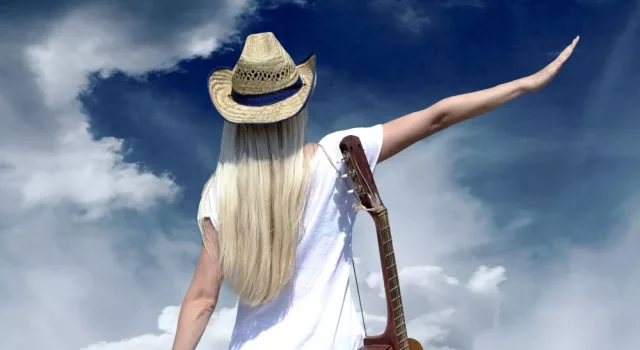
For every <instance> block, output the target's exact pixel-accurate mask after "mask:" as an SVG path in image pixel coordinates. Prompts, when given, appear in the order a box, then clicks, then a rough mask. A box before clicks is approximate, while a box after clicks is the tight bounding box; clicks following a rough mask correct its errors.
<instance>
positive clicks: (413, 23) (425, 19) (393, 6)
mask: <svg viewBox="0 0 640 350" xmlns="http://www.w3.org/2000/svg"><path fill="white" fill-rule="evenodd" d="M372 4H373V6H374V7H375V8H377V9H378V10H379V11H382V12H384V13H389V11H390V13H391V14H392V16H393V17H394V18H395V20H396V21H397V23H398V25H399V26H400V28H401V29H404V30H407V31H409V32H412V33H414V34H420V33H421V32H422V30H423V27H424V26H426V25H429V24H430V23H431V19H429V16H427V15H426V13H425V11H424V10H423V8H422V7H421V6H420V5H419V3H418V2H416V1H413V0H399V1H393V0H376V1H374V2H372Z"/></svg>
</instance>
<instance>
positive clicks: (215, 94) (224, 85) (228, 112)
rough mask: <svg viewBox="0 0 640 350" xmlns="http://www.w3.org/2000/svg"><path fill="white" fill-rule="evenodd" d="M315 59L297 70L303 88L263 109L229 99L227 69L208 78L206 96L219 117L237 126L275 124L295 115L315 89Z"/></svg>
mask: <svg viewBox="0 0 640 350" xmlns="http://www.w3.org/2000/svg"><path fill="white" fill-rule="evenodd" d="M315 65H316V57H315V55H311V56H309V58H307V59H306V60H305V61H303V62H302V63H300V64H299V65H298V66H297V70H298V74H299V76H300V79H301V80H302V83H303V85H302V87H301V88H300V90H299V91H298V92H296V93H295V94H294V95H292V96H290V97H288V98H287V99H285V100H282V101H279V102H276V103H273V104H270V105H266V106H260V107H255V106H245V105H242V104H239V103H237V102H235V101H234V100H233V99H232V98H231V77H232V75H233V71H232V70H231V69H227V68H221V69H217V70H214V71H213V72H211V74H210V75H209V95H210V96H211V101H212V102H213V105H214V106H215V107H216V109H217V110H218V112H219V113H220V114H221V115H222V117H223V118H224V119H225V120H227V121H228V122H231V123H236V124H269V123H276V122H279V121H282V120H285V119H288V118H291V117H293V116H295V115H296V114H298V113H299V112H300V110H302V108H303V107H304V106H305V105H306V103H307V101H308V99H309V97H311V95H312V93H313V89H314V88H315V83H316V81H315V78H316V72H315Z"/></svg>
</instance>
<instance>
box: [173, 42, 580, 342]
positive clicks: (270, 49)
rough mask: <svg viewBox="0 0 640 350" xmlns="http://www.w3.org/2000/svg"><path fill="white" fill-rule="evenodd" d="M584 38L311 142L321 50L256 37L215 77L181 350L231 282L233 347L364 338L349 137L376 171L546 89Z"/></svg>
mask: <svg viewBox="0 0 640 350" xmlns="http://www.w3.org/2000/svg"><path fill="white" fill-rule="evenodd" d="M578 39H579V38H578V37H577V38H576V39H575V40H574V41H573V43H571V45H569V46H568V47H567V48H566V49H565V50H564V51H563V52H562V53H561V54H560V56H559V57H558V58H557V59H555V60H554V61H553V62H551V63H550V64H549V65H548V66H547V67H545V68H544V69H542V70H541V71H539V72H537V73H535V74H533V75H531V76H527V77H525V78H522V79H518V80H515V81H511V82H508V83H505V84H502V85H499V86H496V87H493V88H490V89H487V90H482V91H478V92H473V93H469V94H464V95H460V96H453V97H449V98H446V99H444V100H441V101H439V102H438V103H436V104H434V105H432V106H431V107H429V108H427V109H424V110H421V111H417V112H414V113H411V114H409V115H406V116H403V117H401V118H398V119H396V120H392V121H389V122H387V123H385V124H383V125H376V126H371V127H363V128H355V129H350V130H343V131H339V132H334V133H332V134H329V135H327V136H325V137H324V138H323V139H322V140H321V141H320V142H319V144H310V143H307V139H306V122H307V109H306V106H307V102H308V101H309V98H310V96H311V95H312V93H313V89H314V87H315V82H316V75H315V57H314V56H310V57H309V58H308V59H306V60H305V61H304V62H302V63H301V64H299V65H295V64H294V63H293V61H292V60H291V58H290V56H289V55H288V54H287V52H286V51H285V50H284V49H283V48H282V46H281V45H280V43H279V42H278V40H277V39H276V38H275V37H274V35H273V34H272V33H260V34H254V35H250V36H248V37H247V40H246V42H245V46H244V49H243V51H242V54H241V56H240V58H239V60H238V63H237V64H236V66H235V68H234V69H233V70H229V69H218V70H215V71H214V72H213V73H212V74H211V75H210V77H209V92H210V95H211V99H212V101H213V104H214V106H215V107H216V109H217V110H218V112H219V113H220V114H221V115H222V117H223V118H224V119H225V124H224V129H223V132H222V145H221V150H220V159H219V162H218V166H217V168H216V172H215V174H214V176H212V177H211V179H210V180H209V181H208V182H207V184H206V185H205V188H204V191H203V193H202V199H201V203H200V207H199V212H198V224H199V226H200V230H201V233H202V236H203V244H202V249H201V252H200V258H199V260H198V263H197V266H196V269H195V273H194V277H193V280H192V282H191V285H190V286H189V288H188V291H187V293H186V296H185V298H184V301H183V303H182V308H181V310H180V316H179V320H178V328H177V332H176V337H175V341H174V345H173V349H174V350H185V349H195V347H196V345H197V344H198V342H199V340H200V337H201V336H202V333H203V331H204V329H205V327H206V325H207V322H208V320H209V318H210V316H211V314H212V312H213V310H214V309H215V307H216V304H217V300H218V292H219V290H220V285H221V283H222V281H227V283H229V285H230V286H231V287H232V289H233V291H234V292H235V293H236V294H237V295H238V296H239V298H240V301H239V305H238V311H237V317H236V323H235V327H234V331H233V334H232V337H231V345H230V347H231V348H232V349H283V350H284V349H295V350H298V349H358V348H359V347H360V346H362V338H363V336H364V334H363V331H362V327H361V325H360V323H359V322H358V317H357V315H356V310H355V307H354V305H353V303H352V300H351V294H350V291H349V272H350V267H351V264H352V260H351V246H350V244H349V242H350V238H351V229H352V225H353V219H354V217H355V210H354V209H353V207H352V204H353V202H352V201H353V197H352V196H350V195H349V194H347V192H346V191H347V188H345V187H344V186H343V183H342V182H340V181H339V180H338V179H339V176H338V174H337V173H336V168H334V166H336V167H337V168H338V169H340V168H341V167H342V170H344V167H343V165H342V164H341V155H340V151H339V149H338V144H339V142H340V140H341V139H342V138H343V137H344V136H346V135H356V136H358V137H359V138H360V141H361V142H362V145H363V148H364V149H365V153H366V156H367V159H368V161H369V163H370V166H371V168H372V170H373V169H374V168H375V166H376V165H377V164H378V163H380V162H382V161H384V160H386V159H389V158H390V157H392V156H394V155H395V154H397V153H398V152H400V151H402V150H404V149H405V148H407V147H409V146H410V145H412V144H414V143H415V142H417V141H419V140H422V139H424V138H425V137H427V136H429V135H431V134H433V133H435V132H437V131H440V130H442V129H445V128H447V127H449V126H451V125H453V124H456V123H458V122H461V121H463V120H466V119H469V118H472V117H475V116H478V115H481V114H483V113H486V112H488V111H491V110H493V109H495V108H497V107H498V106H501V105H503V104H505V103H506V102H508V101H511V100H513V99H514V98H516V97H518V96H521V95H522V94H524V93H527V92H532V91H537V90H539V89H541V88H543V87H544V86H545V85H547V84H548V83H549V82H550V81H551V80H552V79H553V78H554V77H555V75H556V74H557V73H558V71H559V70H560V68H561V67H562V65H563V63H564V62H565V61H566V60H567V59H568V58H569V56H570V55H571V53H572V51H573V49H574V47H575V45H576V44H577V42H578ZM318 146H320V147H318ZM318 149H320V151H317V150H318ZM332 163H333V164H332Z"/></svg>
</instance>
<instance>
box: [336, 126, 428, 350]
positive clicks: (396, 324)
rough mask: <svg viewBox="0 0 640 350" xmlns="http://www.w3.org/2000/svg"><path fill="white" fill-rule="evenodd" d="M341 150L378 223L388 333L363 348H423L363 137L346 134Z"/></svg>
mask: <svg viewBox="0 0 640 350" xmlns="http://www.w3.org/2000/svg"><path fill="white" fill-rule="evenodd" d="M340 151H341V152H342V156H343V159H344V161H345V164H346V166H347V171H348V177H350V178H351V180H352V182H353V185H354V192H355V194H356V195H357V196H358V198H359V199H360V204H361V205H362V207H364V208H363V209H364V210H366V211H367V212H368V213H369V214H371V217H372V218H373V221H374V223H375V226H376V233H377V236H378V247H379V251H380V263H381V265H382V278H383V282H384V294H385V299H386V306H387V326H386V328H385V330H384V332H383V333H382V334H379V335H375V336H368V335H367V336H365V338H364V346H363V347H362V348H361V350H422V345H420V343H418V341H417V340H415V339H412V338H409V337H408V335H407V328H406V323H405V319H404V311H403V309H402V296H401V295H400V283H399V281H398V270H397V268H396V259H395V253H394V250H393V244H392V242H391V230H390V228H389V215H388V213H387V208H386V207H385V206H384V205H383V204H382V200H380V194H379V193H378V188H377V187H376V183H375V181H374V179H373V173H372V172H371V168H370V167H369V162H368V161H367V158H366V156H365V153H364V150H363V148H362V144H361V143H360V139H359V138H358V137H356V136H353V135H349V136H346V137H345V138H343V139H342V141H341V142H340Z"/></svg>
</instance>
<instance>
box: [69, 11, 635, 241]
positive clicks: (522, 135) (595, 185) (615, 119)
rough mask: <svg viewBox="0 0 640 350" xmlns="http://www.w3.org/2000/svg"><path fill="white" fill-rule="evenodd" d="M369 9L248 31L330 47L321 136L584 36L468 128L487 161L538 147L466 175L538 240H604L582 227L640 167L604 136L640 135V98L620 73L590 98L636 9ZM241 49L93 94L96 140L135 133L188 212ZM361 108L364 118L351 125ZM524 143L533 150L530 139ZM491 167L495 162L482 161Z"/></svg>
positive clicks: (430, 99)
mask: <svg viewBox="0 0 640 350" xmlns="http://www.w3.org/2000/svg"><path fill="white" fill-rule="evenodd" d="M367 3H368V2H355V1H354V2H348V3H343V2H337V1H336V2H322V3H313V4H310V5H307V6H302V7H301V6H298V5H296V4H289V5H283V6H279V7H277V8H275V9H270V10H264V11H261V12H260V15H259V16H260V18H259V19H258V20H256V21H253V22H251V23H249V24H248V25H247V26H246V27H245V28H243V29H242V33H243V34H241V36H242V35H246V34H247V33H252V32H262V31H272V32H274V33H275V34H276V36H277V37H278V38H279V40H280V41H281V42H282V43H283V44H284V45H285V46H286V47H287V49H288V50H289V51H290V54H291V55H292V56H293V57H294V59H297V60H298V61H299V60H301V59H302V58H304V57H305V56H306V55H307V54H308V53H309V52H316V53H317V55H318V62H319V81H320V85H319V87H318V89H317V90H316V94H315V96H314V100H313V102H312V104H311V113H312V114H311V115H312V122H313V123H314V124H315V125H316V126H317V128H318V130H319V132H318V134H317V135H321V134H322V133H326V132H330V131H332V130H333V129H332V128H334V127H335V122H336V121H337V120H340V123H341V124H340V125H341V126H344V127H351V126H360V125H373V124H375V123H381V122H385V121H388V120H390V119H392V118H395V117H399V116H401V115H403V114H406V113H409V112H412V111H414V110H418V109H422V108H425V107H427V106H429V105H430V104H431V103H434V102H436V101H437V100H439V99H441V98H444V97H447V96H450V95H455V94H459V93H465V92H470V91H474V90H478V89H482V88H486V87H490V86H493V85H497V84H499V83H502V82H506V81H509V80H512V79H515V78H518V77H521V76H524V75H526V74H530V73H533V72H535V70H537V69H539V68H541V67H543V66H544V65H546V64H547V63H548V62H549V61H550V60H551V59H552V58H553V57H554V54H556V53H558V52H559V51H561V50H562V49H563V48H564V46H566V45H567V43H569V42H570V40H571V39H572V38H573V37H574V36H575V35H577V34H580V35H581V36H582V42H581V44H580V45H579V46H578V49H577V50H576V53H575V55H574V56H573V57H572V58H571V61H570V62H569V63H568V64H567V65H566V67H565V68H564V69H563V70H562V73H561V74H560V76H559V77H558V79H556V81H554V82H553V84H551V85H550V86H549V87H548V88H547V89H545V90H544V91H543V92H541V93H539V94H535V95H530V96H525V97H523V98H522V99H520V100H518V101H516V102H514V103H513V104H511V105H508V106H506V107H505V108H504V109H501V110H499V111H496V112H494V113H490V114H489V115H487V116H484V117H483V118H479V119H476V120H473V121H471V122H469V123H466V124H465V125H462V126H456V128H458V127H460V128H465V129H469V130H473V131H474V132H475V133H476V134H478V135H475V136H474V140H473V141H469V142H473V143H474V144H475V145H482V146H483V147H486V148H488V149H489V151H488V152H487V153H490V154H495V153H499V152H500V149H501V148H505V149H508V148H511V147H514V146H516V147H524V148H527V149H528V150H527V152H526V153H527V154H524V155H520V156H517V157H515V156H513V158H512V159H508V160H507V159H496V160H493V162H492V161H491V160H490V159H489V160H484V161H478V160H477V159H476V157H470V159H468V163H469V164H471V165H473V166H475V167H478V168H480V169H478V170H477V171H474V172H463V171H461V174H459V175H458V176H460V177H461V179H460V180H461V181H462V183H464V184H465V185H467V186H469V187H470V190H471V191H472V192H473V193H474V195H476V196H478V197H480V198H482V199H483V200H486V201H489V202H491V203H492V205H493V206H500V208H501V209H502V210H497V211H498V212H500V213H503V212H504V211H505V210H506V211H509V210H510V209H511V210H513V209H516V210H527V211H535V212H537V213H538V215H542V216H544V218H540V219H541V220H538V222H537V224H536V225H548V226H541V227H532V232H531V234H532V235H534V236H535V237H531V240H539V239H542V238H543V237H541V236H540V234H538V233H535V232H538V231H545V232H549V231H550V230H549V229H550V228H552V227H557V226H558V224H566V226H567V227H566V229H568V232H556V230H551V233H550V234H549V235H547V237H544V238H546V239H551V238H553V237H558V236H559V235H560V236H565V237H566V238H570V239H575V240H579V241H582V240H591V239H595V238H596V237H593V236H594V234H591V235H585V234H584V233H583V232H584V231H585V229H587V228H589V227H593V226H592V225H603V226H604V227H606V226H607V225H608V224H609V221H610V220H611V219H612V218H611V217H610V214H611V213H610V211H609V210H606V209H605V210H603V208H607V207H609V206H611V205H615V204H616V203H619V202H620V201H621V200H623V199H624V197H625V196H626V195H627V194H628V192H629V190H630V189H631V188H627V186H631V187H633V183H630V182H632V181H630V179H629V178H628V175H627V174H628V173H629V172H630V171H637V165H635V164H634V163H632V162H629V161H628V159H626V158H623V159H620V158H619V157H613V156H608V155H599V154H597V153H598V152H597V151H594V149H595V150H597V149H606V148H607V144H606V142H601V141H600V140H602V138H601V137H603V136H604V137H611V136H610V134H611V133H612V132H614V133H617V132H619V131H624V130H628V129H629V128H630V127H631V128H634V127H635V128H637V126H638V123H640V122H638V121H637V118H635V117H634V115H633V113H632V111H628V110H625V108H624V106H628V105H630V104H631V103H632V100H633V98H634V97H635V96H637V90H636V91H633V84H629V83H628V82H624V81H620V78H615V79H616V82H615V83H614V85H616V86H614V87H613V89H617V90H620V91H619V92H618V93H616V95H617V96H615V97H613V98H605V100H604V101H599V102H596V103H597V106H593V103H594V102H593V98H592V96H591V95H592V94H593V90H594V89H596V90H597V89H598V86H599V85H601V84H602V79H603V78H602V75H603V73H605V70H606V69H607V64H609V63H610V62H611V61H612V60H611V52H612V51H613V50H614V49H615V46H616V44H617V42H616V41H617V39H618V37H619V35H620V33H621V32H622V31H624V28H625V24H626V23H627V20H626V19H627V18H629V17H630V14H631V15H633V14H634V6H635V5H634V4H633V2H629V1H626V2H625V1H609V2H607V3H599V2H584V3H580V2H574V1H564V2H543V3H539V4H536V5H535V6H530V5H531V4H528V3H526V2H515V3H514V2H509V3H506V2H494V3H484V2H474V1H459V2H450V3H452V4H456V5H455V6H454V5H451V6H443V5H442V4H439V3H438V2H436V4H438V5H429V6H422V5H418V3H417V2H416V3H412V2H402V1H400V2H397V1H396V2H394V1H378V3H374V4H373V5H367ZM443 3H447V2H443ZM408 9H413V10H411V11H415V12H416V14H415V16H418V18H423V19H424V21H418V23H419V24H416V25H414V26H411V25H407V24H406V23H404V22H402V20H401V19H399V17H401V16H402V13H404V12H405V11H408ZM595 24H597V25H595ZM291 28H300V29H299V30H292V29H291ZM303 28H304V29H303ZM241 47H242V42H241V41H240V40H239V41H236V42H233V43H230V44H227V45H225V49H223V50H220V52H216V53H214V54H213V55H212V56H211V57H209V58H206V59H204V58H199V59H194V60H189V61H186V62H182V63H181V64H180V65H179V69H178V70H176V71H174V72H169V73H162V74H151V75H150V76H148V77H146V78H145V79H144V80H139V79H137V78H135V77H128V76H125V75H121V74H116V75H115V76H113V77H110V78H108V79H99V80H98V81H96V82H95V85H94V86H93V88H92V89H91V90H90V93H87V94H86V95H84V96H83V97H82V98H81V101H82V102H83V105H84V108H85V109H86V110H87V112H88V114H89V115H90V116H91V127H92V131H93V132H94V134H95V135H96V136H98V137H103V136H115V137H118V138H122V139H124V140H125V142H127V143H128V145H130V152H129V153H128V154H127V157H126V159H127V160H128V161H132V162H138V163H141V164H143V165H144V166H146V167H149V168H150V169H151V170H152V171H154V172H155V173H162V172H165V171H168V172H169V173H171V174H172V175H173V176H175V180H176V182H177V183H178V184H180V185H181V186H183V189H184V198H183V200H182V201H180V202H179V203H177V205H178V207H179V209H180V210H181V211H182V212H184V213H185V214H187V215H188V213H189V212H193V211H194V208H195V207H196V206H197V201H198V200H199V195H200V190H201V188H200V184H201V183H203V182H204V181H205V179H206V178H207V177H208V175H209V173H210V172H211V171H212V169H214V168H215V162H216V159H217V153H218V142H219V137H220V133H221V124H222V122H221V120H220V118H219V116H218V115H217V112H216V111H215V110H214V109H213V108H212V106H211V103H210V100H209V97H208V94H207V91H206V88H205V83H204V81H205V78H206V76H207V75H208V72H209V71H210V70H211V69H212V68H213V67H215V66H233V65H234V64H235V60H237V57H238V54H239V50H240V49H241ZM630 49H631V48H626V49H625V50H627V51H628V50H630ZM626 54H627V55H628V54H629V53H626ZM615 59H616V58H615V57H614V58H613V60H615ZM618 59H619V58H618ZM634 74H635V76H636V77H637V76H638V73H637V72H634V70H633V69H632V66H631V65H628V66H627V67H626V69H625V68H622V72H621V73H618V75H621V76H624V77H625V79H623V80H635V79H634ZM345 81H346V82H352V83H356V84H357V85H358V86H360V87H362V88H363V89H366V91H367V93H369V94H372V95H376V96H378V97H379V98H375V99H366V98H365V99H362V98H358V97H357V96H353V97H349V96H348V95H347V96H344V95H343V94H342V93H341V89H340V85H341V84H344V82H345ZM625 84H627V85H631V86H630V87H631V89H628V88H625ZM636 85H637V84H636ZM636 89H637V87H636ZM629 90H631V91H629ZM612 100H616V101H615V102H614V101H612ZM607 105H609V106H607ZM123 107H124V108H123ZM607 107H614V108H615V109H617V110H620V111H621V112H622V113H620V112H617V113H612V112H611V109H610V108H607ZM594 109H595V110H597V109H600V111H599V112H592V111H591V110H594ZM353 112H357V113H358V114H359V115H361V117H360V118H355V119H350V118H348V117H347V116H348V115H349V114H350V113H353ZM619 113H620V114H619ZM614 114H615V115H614ZM603 119H606V121H603ZM603 129H604V130H603ZM446 132H447V131H445V133H446ZM483 134H484V135H483ZM487 134H489V135H490V136H485V135H487ZM194 135H197V138H198V141H199V143H200V144H199V145H198V146H200V147H203V148H204V150H202V152H205V153H207V155H206V156H203V155H201V154H199V155H195V153H196V152H194V151H193V148H194V145H193V143H192V142H191V140H190V139H193V138H194V137H196V136H194ZM317 135H316V137H315V139H318V136H317ZM598 135H600V137H599V136H598ZM311 137H312V139H313V138H314V135H312V136H311ZM525 139H526V140H529V141H528V142H530V143H531V145H530V146H527V145H525V144H523V142H527V141H524V140H525ZM511 141H512V142H513V143H515V144H512V143H511ZM536 143H541V144H542V147H536ZM546 147H552V148H553V150H550V149H547V148H546ZM203 157H204V158H203ZM486 161H489V162H491V164H486V163H485V162H486ZM465 162H466V161H465ZM481 162H482V163H485V164H477V163H481ZM462 166H464V165H462ZM611 182H616V183H617V184H616V185H615V186H613V184H611ZM560 195H561V196H560ZM558 197H560V198H558ZM563 198H564V199H563ZM587 198H589V200H585V199H587ZM554 207H555V208H554ZM567 211H569V212H570V213H574V214H576V215H580V214H581V215H585V216H588V217H589V219H587V220H584V222H578V223H571V224H567V223H565V222H564V221H566V218H567V215H563V214H560V215H559V216H560V217H558V213H566V212H567ZM505 215H507V216H509V215H511V214H510V213H505ZM498 216H500V214H498ZM558 221H559V222H558Z"/></svg>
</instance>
